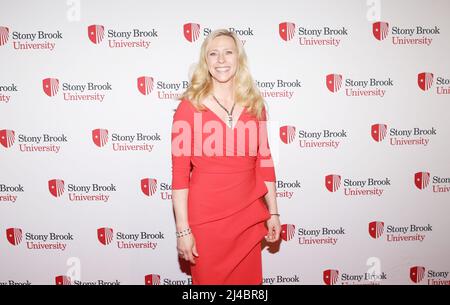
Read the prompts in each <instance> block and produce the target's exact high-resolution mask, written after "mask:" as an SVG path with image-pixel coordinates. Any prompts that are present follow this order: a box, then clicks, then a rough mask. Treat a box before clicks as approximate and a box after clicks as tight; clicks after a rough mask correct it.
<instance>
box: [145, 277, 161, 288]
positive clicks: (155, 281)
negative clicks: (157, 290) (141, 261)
mask: <svg viewBox="0 0 450 305" xmlns="http://www.w3.org/2000/svg"><path fill="white" fill-rule="evenodd" d="M159 284H161V276H160V275H159V274H147V275H146V276H145V285H159Z"/></svg>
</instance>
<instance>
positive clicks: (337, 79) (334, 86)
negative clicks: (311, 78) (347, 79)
mask: <svg viewBox="0 0 450 305" xmlns="http://www.w3.org/2000/svg"><path fill="white" fill-rule="evenodd" d="M326 82H327V88H328V90H330V91H331V92H333V93H334V92H336V91H339V89H341V86H342V75H341V74H328V75H327V77H326Z"/></svg>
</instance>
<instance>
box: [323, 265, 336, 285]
mask: <svg viewBox="0 0 450 305" xmlns="http://www.w3.org/2000/svg"><path fill="white" fill-rule="evenodd" d="M338 278H339V271H338V270H333V269H327V270H325V271H324V272H323V282H324V283H325V285H334V284H336V282H337V280H338Z"/></svg>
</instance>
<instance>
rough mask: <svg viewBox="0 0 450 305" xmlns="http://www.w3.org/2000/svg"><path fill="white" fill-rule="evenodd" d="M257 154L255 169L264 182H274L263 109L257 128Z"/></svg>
mask: <svg viewBox="0 0 450 305" xmlns="http://www.w3.org/2000/svg"><path fill="white" fill-rule="evenodd" d="M258 130H259V132H258V154H257V158H256V168H257V169H258V171H259V173H260V174H261V176H262V178H263V179H264V181H270V182H275V181H276V176H275V168H274V164H273V159H272V154H271V152H270V146H269V136H268V133H267V115H266V109H265V107H264V108H263V110H262V117H261V119H260V120H259V127H258Z"/></svg>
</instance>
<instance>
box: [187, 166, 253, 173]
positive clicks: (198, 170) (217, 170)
mask: <svg viewBox="0 0 450 305" xmlns="http://www.w3.org/2000/svg"><path fill="white" fill-rule="evenodd" d="M254 170H255V166H252V167H247V168H226V167H222V168H201V167H194V168H193V169H192V174H195V173H199V174H218V175H221V174H236V173H243V172H251V171H254Z"/></svg>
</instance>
